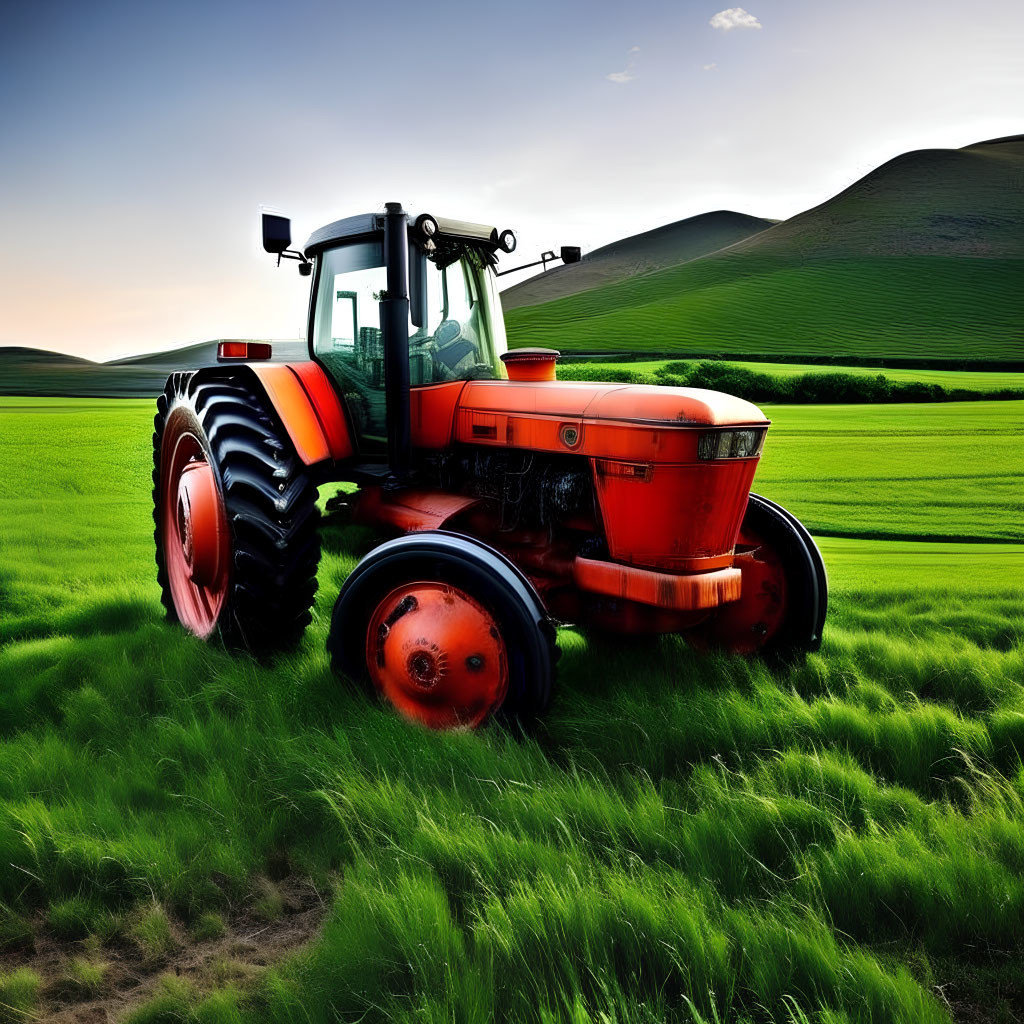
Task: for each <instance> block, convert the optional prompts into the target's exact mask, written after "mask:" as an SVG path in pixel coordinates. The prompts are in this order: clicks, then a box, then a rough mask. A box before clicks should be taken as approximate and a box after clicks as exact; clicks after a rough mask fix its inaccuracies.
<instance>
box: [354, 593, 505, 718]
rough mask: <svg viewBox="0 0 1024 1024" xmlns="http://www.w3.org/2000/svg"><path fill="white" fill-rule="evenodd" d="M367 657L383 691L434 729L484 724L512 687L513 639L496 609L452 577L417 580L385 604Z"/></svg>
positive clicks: (373, 624)
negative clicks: (504, 632)
mask: <svg viewBox="0 0 1024 1024" xmlns="http://www.w3.org/2000/svg"><path fill="white" fill-rule="evenodd" d="M366 664H367V668H368V670H369V673H370V678H371V679H372V680H373V684H374V686H375V687H376V688H377V690H378V691H379V692H380V693H381V694H382V695H383V696H385V697H386V698H387V699H388V700H389V701H391V703H392V704H394V705H395V707H396V708H398V710H399V711H400V712H401V713H402V714H403V715H405V717H406V718H410V719H413V720H415V721H418V722H422V723H423V724H424V725H428V726H430V727H431V728H433V729H450V728H456V727H459V726H464V727H470V728H472V727H473V726H477V725H479V724H480V723H481V722H482V721H483V720H484V719H485V718H486V717H487V716H488V715H489V714H490V713H491V712H492V711H494V710H496V709H497V708H498V707H500V706H501V703H502V701H503V700H504V699H505V694H506V692H507V690H508V659H507V656H506V650H505V643H504V641H503V640H502V638H501V634H500V632H499V631H498V625H497V623H496V622H495V620H494V618H493V616H492V615H491V614H490V612H488V611H487V609H486V608H484V607H483V605H481V604H480V603H479V602H478V601H476V600H475V599H474V598H472V597H470V595H469V594H467V593H466V592H465V591H463V590H460V589H459V588H458V587H452V586H448V585H447V584H444V583H409V584H406V585H405V586H401V587H398V588H397V589H395V590H392V591H391V593H390V594H388V595H387V597H385V598H384V600H383V601H381V602H380V603H379V604H378V605H377V607H376V608H375V609H374V611H373V614H372V615H371V616H370V625H369V628H368V630H367V635H366Z"/></svg>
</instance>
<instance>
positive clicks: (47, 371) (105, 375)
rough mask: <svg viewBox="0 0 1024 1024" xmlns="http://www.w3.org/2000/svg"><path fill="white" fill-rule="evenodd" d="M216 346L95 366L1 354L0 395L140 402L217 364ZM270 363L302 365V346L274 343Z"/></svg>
mask: <svg viewBox="0 0 1024 1024" xmlns="http://www.w3.org/2000/svg"><path fill="white" fill-rule="evenodd" d="M217 345H218V342H217V341H204V342H201V343H200V344H198V345H189V346H187V347H185V348H179V349H172V350H170V351H167V352H154V353H151V354H148V355H145V354H144V355H137V356H129V357H127V358H126V359H115V360H112V361H111V362H109V363H94V362H92V361H91V360H88V359H79V358H78V357H76V356H69V355H66V354H64V353H63V352H48V351H46V350H44V349H37V348H23V347H10V348H0V395H52V396H71V395H75V396H81V397H85V398H90V397H91V398H102V397H110V398H144V397H150V396H155V395H158V394H159V393H160V392H161V391H162V390H163V386H164V382H165V381H166V380H167V377H168V375H169V374H170V373H171V372H172V371H173V370H187V369H197V368H198V367H200V366H209V365H210V364H211V363H215V362H216V361H217ZM273 346H274V359H275V360H287V359H305V358H307V349H306V343H305V341H275V342H273Z"/></svg>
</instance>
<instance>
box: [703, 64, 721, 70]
mask: <svg viewBox="0 0 1024 1024" xmlns="http://www.w3.org/2000/svg"><path fill="white" fill-rule="evenodd" d="M717 67H718V65H717V64H704V65H703V68H704V70H705V71H714V70H715V68H717Z"/></svg>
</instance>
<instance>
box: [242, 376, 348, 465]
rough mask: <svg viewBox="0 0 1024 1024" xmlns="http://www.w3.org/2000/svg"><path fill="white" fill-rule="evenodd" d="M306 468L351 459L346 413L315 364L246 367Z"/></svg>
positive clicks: (329, 383) (325, 377)
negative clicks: (262, 390) (269, 403)
mask: <svg viewBox="0 0 1024 1024" xmlns="http://www.w3.org/2000/svg"><path fill="white" fill-rule="evenodd" d="M247 365H248V366H249V369H251V370H252V372H253V373H254V374H256V376H257V378H258V379H259V381H260V383H261V384H262V385H263V388H264V390H265V391H266V393H267V397H268V398H269V399H270V402H271V404H272V405H273V406H274V411H275V412H276V413H277V415H278V416H279V417H280V418H281V422H282V423H283V424H284V428H285V430H287V431H288V436H289V438H290V439H291V442H292V444H294V445H295V451H296V453H297V454H298V456H299V458H300V459H302V461H303V462H304V463H305V464H306V465H307V466H312V465H315V464H316V463H318V462H324V461H326V460H328V459H334V460H335V461H338V460H341V459H347V458H351V456H352V455H353V453H354V448H353V445H352V438H351V437H350V435H349V431H348V423H347V421H346V419H345V411H344V409H343V408H342V405H341V402H340V401H339V399H338V396H337V395H336V394H335V393H334V388H333V387H332V386H331V382H330V381H329V380H328V378H327V374H325V373H324V371H323V370H322V369H321V368H320V367H319V366H317V364H316V363H314V362H304V363H276V364H266V363H264V364H247Z"/></svg>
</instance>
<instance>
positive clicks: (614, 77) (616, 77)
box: [606, 46, 640, 85]
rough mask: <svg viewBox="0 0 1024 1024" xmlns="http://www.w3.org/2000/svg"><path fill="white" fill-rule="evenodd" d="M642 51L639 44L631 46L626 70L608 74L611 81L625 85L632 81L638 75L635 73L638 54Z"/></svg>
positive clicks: (628, 51)
mask: <svg viewBox="0 0 1024 1024" xmlns="http://www.w3.org/2000/svg"><path fill="white" fill-rule="evenodd" d="M639 52H640V47H639V46H631V47H630V48H629V49H628V50H627V51H626V53H627V54H628V56H629V60H628V61H627V62H626V68H625V70H624V71H613V72H612V73H611V74H610V75H607V76H606V77H607V78H608V81H609V82H614V83H615V84H616V85H625V84H626V82H632V81H633V79H634V78H636V75H635V74H634V73H633V72H634V70H635V69H636V55H637V54H638V53H639Z"/></svg>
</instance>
